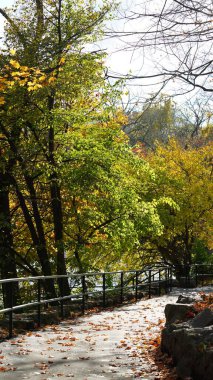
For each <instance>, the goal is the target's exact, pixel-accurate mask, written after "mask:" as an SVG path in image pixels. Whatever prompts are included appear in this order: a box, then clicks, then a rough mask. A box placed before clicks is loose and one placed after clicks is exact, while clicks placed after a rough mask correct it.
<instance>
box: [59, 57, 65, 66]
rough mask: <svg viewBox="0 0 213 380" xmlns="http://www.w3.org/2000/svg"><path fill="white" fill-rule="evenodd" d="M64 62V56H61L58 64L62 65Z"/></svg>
mask: <svg viewBox="0 0 213 380" xmlns="http://www.w3.org/2000/svg"><path fill="white" fill-rule="evenodd" d="M64 62H65V58H64V57H62V58H61V59H60V61H59V65H63V64H64Z"/></svg>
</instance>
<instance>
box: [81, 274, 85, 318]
mask: <svg viewBox="0 0 213 380" xmlns="http://www.w3.org/2000/svg"><path fill="white" fill-rule="evenodd" d="M81 281H82V292H83V294H82V313H83V314H84V312H85V291H86V281H85V275H83V276H81Z"/></svg>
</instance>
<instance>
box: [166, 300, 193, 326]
mask: <svg viewBox="0 0 213 380" xmlns="http://www.w3.org/2000/svg"><path fill="white" fill-rule="evenodd" d="M189 312H193V307H192V305H186V304H167V305H166V307H165V316H166V324H168V323H174V322H177V321H187V320H188V316H187V313H189Z"/></svg>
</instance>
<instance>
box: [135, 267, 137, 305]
mask: <svg viewBox="0 0 213 380" xmlns="http://www.w3.org/2000/svg"><path fill="white" fill-rule="evenodd" d="M135 299H136V301H137V300H138V271H136V276H135Z"/></svg>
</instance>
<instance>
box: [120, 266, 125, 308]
mask: <svg viewBox="0 0 213 380" xmlns="http://www.w3.org/2000/svg"><path fill="white" fill-rule="evenodd" d="M123 287H124V273H123V272H121V293H120V303H123Z"/></svg>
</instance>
